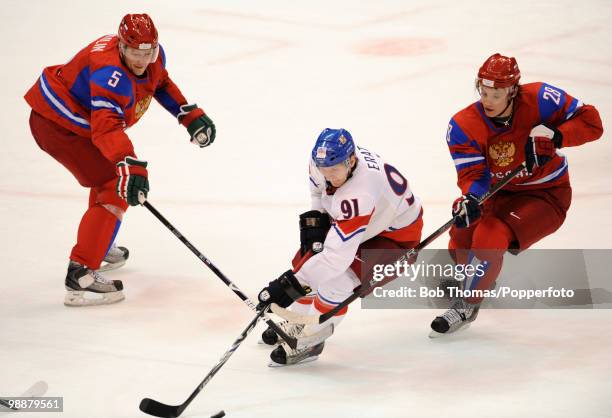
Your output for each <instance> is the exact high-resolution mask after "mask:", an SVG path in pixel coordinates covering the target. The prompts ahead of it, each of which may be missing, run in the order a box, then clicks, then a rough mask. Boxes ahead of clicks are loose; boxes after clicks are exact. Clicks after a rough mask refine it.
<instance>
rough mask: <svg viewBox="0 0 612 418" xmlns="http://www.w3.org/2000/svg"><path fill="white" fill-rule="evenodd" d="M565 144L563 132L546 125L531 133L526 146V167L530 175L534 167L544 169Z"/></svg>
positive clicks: (536, 128) (539, 126)
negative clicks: (558, 149)
mask: <svg viewBox="0 0 612 418" xmlns="http://www.w3.org/2000/svg"><path fill="white" fill-rule="evenodd" d="M562 144H563V135H562V134H561V132H560V131H559V130H558V129H556V128H554V127H549V126H546V125H538V126H536V127H535V128H533V129H532V130H531V132H530V133H529V139H527V143H526V144H525V166H526V167H527V171H528V172H529V173H532V172H533V169H534V167H542V166H543V165H544V164H546V163H547V162H549V161H550V160H552V159H553V157H554V156H555V154H556V152H557V148H561V146H562Z"/></svg>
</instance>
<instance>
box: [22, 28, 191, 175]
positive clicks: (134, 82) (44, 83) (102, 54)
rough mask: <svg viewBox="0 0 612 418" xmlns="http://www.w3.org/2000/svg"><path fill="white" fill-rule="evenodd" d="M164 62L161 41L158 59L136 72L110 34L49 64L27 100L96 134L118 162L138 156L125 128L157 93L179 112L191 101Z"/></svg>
mask: <svg viewBox="0 0 612 418" xmlns="http://www.w3.org/2000/svg"><path fill="white" fill-rule="evenodd" d="M165 67H166V58H165V55H164V50H163V49H162V47H161V45H160V46H159V56H158V57H157V60H156V61H155V62H153V63H151V64H149V66H148V67H147V69H146V71H145V73H144V74H143V75H142V76H140V77H139V76H136V75H134V74H133V73H132V72H131V71H130V70H129V69H128V68H127V66H125V65H124V64H123V62H122V61H121V58H120V56H119V43H118V39H117V36H115V35H106V36H103V37H101V38H99V39H97V40H95V41H94V42H92V43H91V44H89V45H87V46H86V47H85V48H83V49H82V50H81V51H80V52H79V53H77V54H76V55H75V56H74V57H73V58H72V59H71V60H70V61H68V63H66V64H63V65H54V66H51V67H47V68H45V69H44V70H43V73H42V75H41V76H40V78H39V79H38V81H37V82H36V83H35V84H34V86H32V88H30V90H29V91H28V92H27V93H26V95H25V99H26V101H27V102H28V104H29V105H30V106H31V107H32V109H33V110H34V111H36V112H38V113H40V114H41V115H43V116H44V117H45V118H47V119H50V120H52V121H54V122H55V123H57V124H58V125H60V126H63V127H64V128H66V129H69V130H70V131H72V132H74V133H76V134H77V135H79V136H83V137H87V138H91V140H92V142H93V144H94V145H95V146H96V147H97V148H98V149H99V150H100V151H101V152H102V154H103V155H104V156H105V157H106V158H107V159H108V160H109V161H111V162H113V163H116V162H118V161H121V160H123V159H124V158H125V157H126V156H127V155H132V156H135V153H134V147H133V146H132V142H131V141H130V139H129V138H128V136H127V135H126V133H125V132H124V131H125V130H126V129H127V128H129V127H130V126H132V125H134V124H135V123H136V122H138V120H139V119H140V118H141V116H142V115H143V114H144V113H145V112H146V111H147V109H148V107H149V103H151V99H152V98H153V97H155V99H156V100H157V101H158V102H159V103H160V104H161V105H162V106H163V107H164V108H166V109H167V110H168V111H169V112H170V113H172V114H173V115H174V116H175V117H177V116H178V114H179V112H180V109H179V108H180V106H181V105H183V104H186V103H187V100H186V99H185V97H183V95H182V94H181V92H180V90H179V89H178V87H177V86H176V85H175V84H174V82H173V81H172V80H171V79H170V77H169V76H168V72H167V71H166V68H165Z"/></svg>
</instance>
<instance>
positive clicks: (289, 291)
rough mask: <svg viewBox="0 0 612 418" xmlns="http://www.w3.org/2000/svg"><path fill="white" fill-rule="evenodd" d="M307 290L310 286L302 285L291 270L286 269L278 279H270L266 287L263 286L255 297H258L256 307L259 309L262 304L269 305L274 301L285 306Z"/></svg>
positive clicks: (307, 291)
mask: <svg viewBox="0 0 612 418" xmlns="http://www.w3.org/2000/svg"><path fill="white" fill-rule="evenodd" d="M309 292H310V288H308V287H306V288H304V287H302V285H301V284H300V282H299V281H298V279H296V278H295V275H294V274H293V272H292V271H291V270H287V271H286V272H284V273H283V274H281V275H280V277H279V278H278V279H276V280H272V281H271V282H270V283H269V284H268V287H264V288H263V289H262V290H261V292H259V295H258V296H257V299H259V305H258V306H257V309H261V308H263V306H264V305H269V304H270V303H276V304H277V305H279V306H281V307H283V308H286V307H288V306H289V305H291V304H292V303H293V302H294V301H296V300H298V299H299V298H301V297H302V296H306V295H307V294H308V293H309Z"/></svg>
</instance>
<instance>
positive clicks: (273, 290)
mask: <svg viewBox="0 0 612 418" xmlns="http://www.w3.org/2000/svg"><path fill="white" fill-rule="evenodd" d="M309 184H310V193H311V197H312V205H311V210H310V211H308V212H305V213H303V214H302V215H300V241H301V248H300V250H299V251H298V253H297V254H296V257H295V258H294V260H293V269H292V270H288V271H286V272H285V273H283V274H282V275H281V276H280V277H279V278H278V279H276V280H273V281H272V282H270V283H269V285H268V286H267V287H266V288H264V289H263V290H262V291H261V292H260V294H259V301H260V302H261V303H262V304H268V303H277V304H278V305H280V306H282V307H287V306H289V305H292V306H291V309H292V310H294V311H296V312H297V313H300V314H307V313H308V314H310V315H321V314H322V313H325V312H329V311H330V310H332V309H333V308H335V307H336V306H337V305H338V304H339V303H340V302H342V301H343V300H344V299H346V298H347V297H349V296H350V295H351V294H352V293H353V289H354V288H355V287H357V286H358V285H359V284H360V280H366V281H369V278H370V277H369V276H370V274H369V273H371V266H373V265H374V264H377V263H387V262H393V261H395V259H396V258H397V251H385V252H383V251H378V252H377V254H375V255H372V252H370V253H369V254H366V253H365V251H367V250H398V249H407V248H413V247H414V246H416V245H417V244H418V242H419V240H420V237H421V230H422V227H423V219H422V208H421V202H420V200H419V199H418V198H417V197H416V196H415V195H414V194H413V193H412V191H411V189H410V187H409V184H408V181H407V180H406V178H405V177H404V176H403V175H402V174H401V173H400V172H399V171H398V170H397V169H396V168H394V167H393V166H391V165H390V164H388V163H387V162H385V161H384V160H383V159H382V158H381V157H380V156H379V155H377V154H375V153H374V152H371V151H368V150H367V149H365V148H362V147H357V146H356V145H355V143H354V142H353V138H352V137H351V134H350V133H349V132H348V131H346V130H344V129H325V130H324V131H323V132H322V133H321V135H319V138H318V139H317V141H316V143H315V146H314V148H313V150H312V154H311V160H310V167H309ZM384 257H389V258H388V259H384ZM381 284H384V282H381ZM304 286H307V287H308V288H309V289H311V290H312V292H310V293H308V294H307V292H306V291H304V290H303V287H304ZM294 301H295V302H294ZM346 310H347V309H346V308H344V309H342V310H340V311H339V312H338V313H337V314H336V316H334V317H333V318H331V319H330V320H329V321H327V322H325V323H324V324H322V325H314V326H313V325H308V326H306V328H304V327H303V326H302V325H299V324H289V323H287V322H282V323H281V326H282V327H283V328H284V330H285V331H286V332H287V333H288V334H289V335H292V336H298V337H304V336H308V337H312V338H313V339H314V341H313V342H312V344H311V345H309V346H308V347H304V348H301V349H297V350H292V349H291V348H289V347H288V346H287V345H286V344H285V343H282V344H281V345H279V346H278V347H276V348H275V349H274V351H272V353H271V355H270V358H271V359H272V363H270V365H271V366H278V365H280V366H283V365H290V364H296V363H301V362H305V361H311V360H314V359H316V358H317V356H318V355H319V354H320V353H321V352H322V350H323V347H324V342H323V340H324V339H325V338H327V337H328V336H329V335H331V332H333V329H334V328H333V327H336V326H337V325H338V324H339V323H340V321H341V320H342V319H343V318H344V315H345V313H346ZM326 327H327V328H326ZM328 331H329V332H328ZM315 336H321V337H320V338H319V337H315ZM317 338H318V339H319V340H321V341H319V340H318V339H317ZM262 340H263V342H265V343H267V344H270V345H275V344H276V343H277V342H278V336H277V335H276V334H275V333H274V331H273V330H271V329H268V330H266V331H265V332H264V334H263V335H262ZM311 341H312V339H311Z"/></svg>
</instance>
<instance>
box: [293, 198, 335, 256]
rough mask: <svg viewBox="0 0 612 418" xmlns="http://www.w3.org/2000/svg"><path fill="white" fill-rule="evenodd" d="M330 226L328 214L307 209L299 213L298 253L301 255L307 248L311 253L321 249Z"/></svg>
mask: <svg viewBox="0 0 612 418" xmlns="http://www.w3.org/2000/svg"><path fill="white" fill-rule="evenodd" d="M329 228H331V223H330V222H329V215H327V213H321V212H319V211H318V210H309V211H308V212H304V213H302V214H301V215H300V255H301V256H302V257H303V256H304V254H306V253H307V252H308V250H312V252H313V253H315V254H316V253H319V252H321V251H323V243H324V242H325V237H326V236H327V232H328V231H329Z"/></svg>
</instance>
